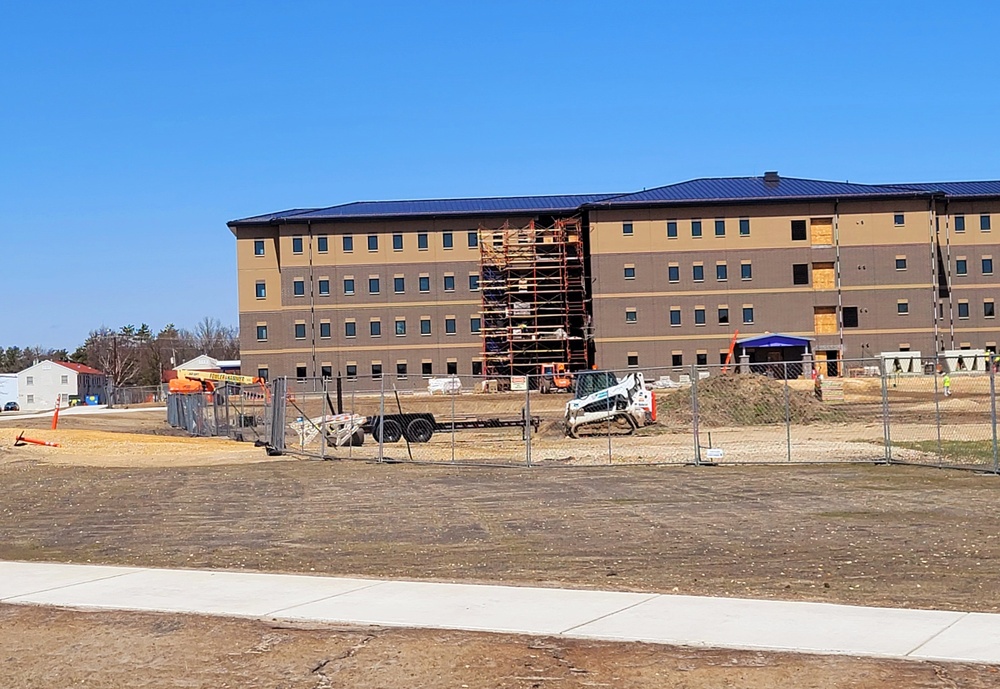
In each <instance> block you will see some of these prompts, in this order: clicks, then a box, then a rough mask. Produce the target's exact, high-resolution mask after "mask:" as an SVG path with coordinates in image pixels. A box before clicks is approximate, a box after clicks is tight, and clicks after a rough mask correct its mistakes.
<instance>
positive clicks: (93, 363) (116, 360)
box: [0, 317, 240, 387]
mask: <svg viewBox="0 0 1000 689" xmlns="http://www.w3.org/2000/svg"><path fill="white" fill-rule="evenodd" d="M199 354H208V355H209V356H211V357H214V358H216V359H238V358H239V357H240V341H239V331H238V330H237V329H236V328H233V327H229V326H225V325H223V324H222V322H221V321H219V319H217V318H208V317H206V318H203V319H202V320H201V321H200V322H199V323H198V325H196V326H195V327H194V328H193V329H191V330H186V329H183V328H177V327H176V326H174V325H173V324H172V323H171V324H168V325H166V326H164V327H163V328H162V329H161V330H160V331H159V332H154V331H153V330H152V329H151V328H150V327H149V326H148V325H146V324H145V323H143V324H141V325H140V326H138V327H136V326H134V325H123V326H121V327H120V328H108V327H104V326H102V327H100V328H98V329H97V330H92V331H90V334H89V335H88V336H87V339H86V340H85V341H84V343H83V344H81V345H80V346H79V347H77V348H76V350H74V351H73V352H69V351H68V350H66V349H43V348H41V347H24V348H21V347H0V373H17V372H18V371H23V370H24V369H26V368H28V367H29V366H31V365H32V364H34V363H35V362H36V361H43V360H45V359H50V360H52V361H70V362H73V363H76V364H85V365H87V366H90V367H92V368H96V369H97V370H99V371H103V372H104V373H106V374H107V375H108V377H109V378H110V379H111V381H112V382H113V383H114V384H115V385H116V386H118V387H126V386H133V385H158V384H159V383H160V381H161V380H162V379H163V372H164V371H167V370H169V369H171V368H174V367H175V366H177V365H178V364H181V363H183V362H185V361H187V360H189V359H193V358H194V357H196V356H198V355H199Z"/></svg>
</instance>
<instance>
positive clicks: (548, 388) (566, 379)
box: [538, 364, 573, 394]
mask: <svg viewBox="0 0 1000 689" xmlns="http://www.w3.org/2000/svg"><path fill="white" fill-rule="evenodd" d="M572 390H573V376H572V374H571V373H569V372H568V371H567V370H566V364H542V377H541V380H540V381H539V382H538V391H539V392H541V393H542V394H547V393H550V392H571V391H572Z"/></svg>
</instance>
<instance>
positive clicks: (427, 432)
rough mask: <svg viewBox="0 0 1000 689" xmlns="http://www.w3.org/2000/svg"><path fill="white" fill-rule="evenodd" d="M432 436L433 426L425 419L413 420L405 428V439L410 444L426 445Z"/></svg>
mask: <svg viewBox="0 0 1000 689" xmlns="http://www.w3.org/2000/svg"><path fill="white" fill-rule="evenodd" d="M432 435H434V426H432V425H431V422H430V421H428V420H427V419H413V421H410V424H409V425H408V426H407V427H406V439H407V440H409V441H410V442H411V443H426V442H427V441H428V440H430V439H431V436H432Z"/></svg>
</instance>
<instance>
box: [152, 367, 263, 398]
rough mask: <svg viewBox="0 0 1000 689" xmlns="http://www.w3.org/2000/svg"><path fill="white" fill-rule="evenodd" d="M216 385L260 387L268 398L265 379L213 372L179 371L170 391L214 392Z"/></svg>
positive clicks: (172, 381)
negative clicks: (232, 384)
mask: <svg viewBox="0 0 1000 689" xmlns="http://www.w3.org/2000/svg"><path fill="white" fill-rule="evenodd" d="M215 383H236V384H237V385H259V386H260V388H261V390H263V391H264V394H265V396H267V394H268V391H267V385H266V384H265V383H264V379H263V378H254V377H253V376H241V375H239V374H236V373H214V372H212V371H186V370H184V369H178V370H177V377H176V378H174V379H173V380H171V381H170V383H169V387H168V390H169V392H172V393H175V392H179V393H191V392H214V391H215Z"/></svg>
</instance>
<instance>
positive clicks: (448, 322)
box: [444, 317, 458, 335]
mask: <svg viewBox="0 0 1000 689" xmlns="http://www.w3.org/2000/svg"><path fill="white" fill-rule="evenodd" d="M457 332H458V327H457V326H456V325H455V319H454V317H452V318H445V319H444V334H445V335H454V334H455V333H457Z"/></svg>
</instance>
